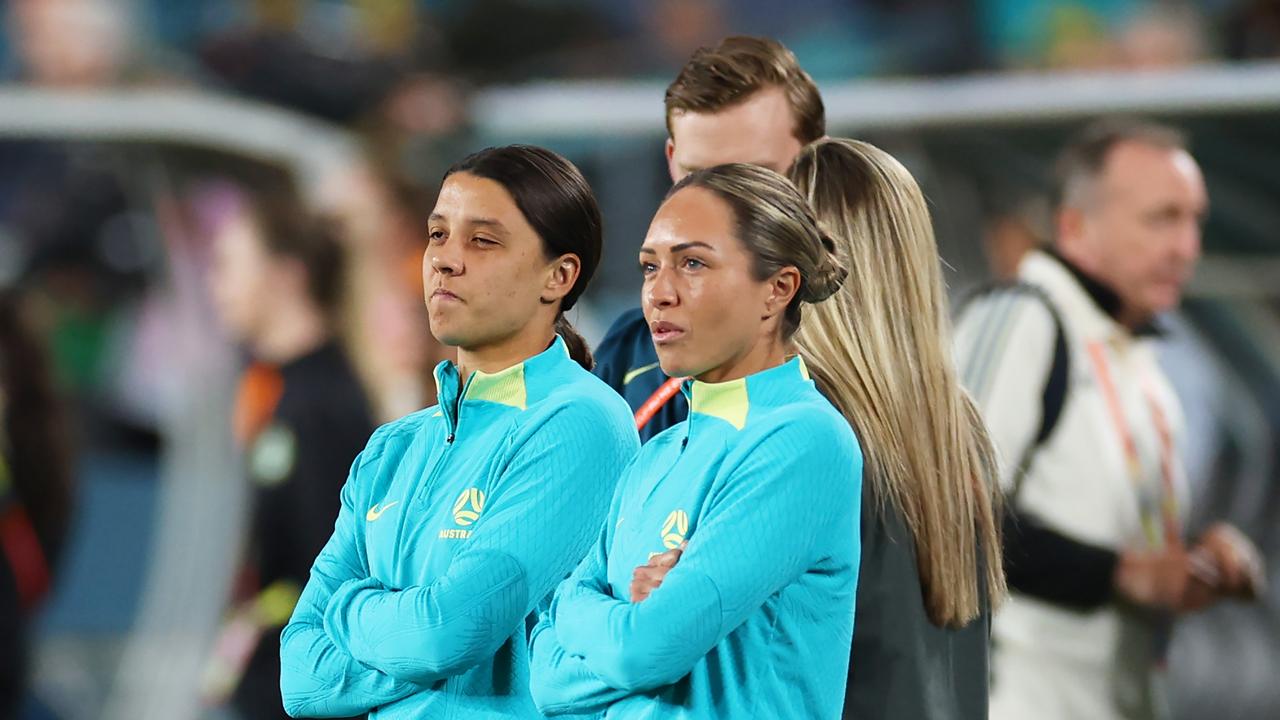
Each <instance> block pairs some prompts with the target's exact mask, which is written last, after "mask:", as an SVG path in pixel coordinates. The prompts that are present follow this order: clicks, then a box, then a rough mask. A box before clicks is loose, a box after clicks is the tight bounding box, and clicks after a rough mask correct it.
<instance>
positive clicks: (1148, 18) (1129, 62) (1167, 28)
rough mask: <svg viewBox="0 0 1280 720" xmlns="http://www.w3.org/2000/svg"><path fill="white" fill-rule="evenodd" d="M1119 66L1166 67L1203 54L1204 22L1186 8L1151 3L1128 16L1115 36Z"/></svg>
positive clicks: (1153, 68)
mask: <svg viewBox="0 0 1280 720" xmlns="http://www.w3.org/2000/svg"><path fill="white" fill-rule="evenodd" d="M1119 51H1120V58H1119V60H1120V66H1121V67H1124V68H1128V69H1132V70H1167V69H1170V68H1178V67H1183V66H1185V65H1190V64H1192V63H1195V62H1198V61H1200V60H1202V59H1203V58H1204V55H1205V38H1204V22H1203V21H1202V20H1201V19H1200V17H1199V16H1197V15H1196V14H1195V13H1194V12H1193V11H1192V10H1191V9H1190V8H1188V7H1185V6H1174V7H1170V6H1167V5H1153V6H1151V7H1149V8H1146V9H1144V10H1143V11H1142V12H1140V13H1138V14H1137V15H1136V16H1135V17H1134V18H1132V19H1131V20H1130V21H1129V22H1128V23H1127V24H1126V25H1125V26H1124V28H1123V29H1122V30H1121V33H1120V37H1119Z"/></svg>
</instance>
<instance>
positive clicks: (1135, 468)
mask: <svg viewBox="0 0 1280 720" xmlns="http://www.w3.org/2000/svg"><path fill="white" fill-rule="evenodd" d="M1088 349H1089V357H1090V359H1092V360H1093V366H1094V369H1095V370H1096V371H1097V375H1098V380H1099V381H1100V383H1101V384H1102V392H1103V395H1105V396H1106V399H1107V408H1108V409H1109V410H1110V411H1111V419H1112V421H1113V422H1114V423H1115V426H1116V432H1117V433H1118V434H1119V435H1120V443H1121V445H1122V446H1123V447H1124V454H1125V461H1126V466H1127V468H1128V470H1129V479H1130V481H1131V482H1132V483H1133V485H1134V487H1135V489H1136V490H1137V492H1138V504H1139V506H1140V507H1141V510H1140V512H1141V513H1142V529H1143V531H1144V532H1145V533H1146V536H1147V542H1148V543H1150V544H1151V546H1152V547H1161V546H1162V543H1161V530H1163V531H1164V532H1163V539H1164V544H1168V543H1171V542H1176V539H1177V538H1178V537H1179V536H1180V530H1179V523H1178V500H1177V495H1176V494H1175V492H1174V486H1173V473H1174V462H1173V434H1172V433H1171V432H1170V430H1169V423H1168V421H1167V420H1166V418H1165V414H1164V411H1163V410H1161V409H1160V404H1159V403H1157V402H1156V399H1155V393H1154V392H1153V391H1152V388H1151V384H1150V381H1149V380H1148V379H1147V378H1146V377H1144V378H1143V382H1142V394H1143V396H1144V397H1145V399H1146V401H1147V407H1148V408H1149V409H1150V412H1151V418H1152V420H1153V421H1154V423H1155V426H1156V434H1157V435H1158V436H1159V438H1160V490H1161V495H1162V497H1161V498H1160V500H1159V502H1157V503H1151V502H1146V501H1144V499H1145V498H1146V497H1147V494H1146V493H1144V492H1143V485H1144V482H1143V472H1142V460H1141V458H1140V457H1139V455H1138V444H1137V442H1135V441H1134V437H1133V432H1132V430H1131V429H1130V427H1129V423H1128V421H1127V420H1126V419H1125V414H1124V408H1123V406H1122V405H1121V404H1120V395H1119V394H1118V393H1117V392H1116V386H1115V383H1114V382H1113V381H1112V378H1111V364H1110V363H1109V362H1108V361H1107V349H1106V345H1105V344H1103V343H1102V342H1099V341H1094V342H1091V343H1089V346H1088ZM1153 505H1157V506H1158V509H1156V508H1154V507H1152V506H1153Z"/></svg>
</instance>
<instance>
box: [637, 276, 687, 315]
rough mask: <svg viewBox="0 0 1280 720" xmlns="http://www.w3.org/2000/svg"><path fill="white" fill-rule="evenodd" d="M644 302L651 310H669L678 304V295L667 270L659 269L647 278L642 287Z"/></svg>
mask: <svg viewBox="0 0 1280 720" xmlns="http://www.w3.org/2000/svg"><path fill="white" fill-rule="evenodd" d="M644 302H645V304H646V305H648V306H649V307H652V308H670V307H675V306H676V305H679V304H680V293H679V292H677V290H676V286H675V282H674V281H673V280H672V277H671V273H670V272H669V271H668V270H666V269H665V268H659V269H658V270H656V271H655V272H654V273H653V274H652V275H650V276H649V278H648V280H647V281H646V282H645V285H644Z"/></svg>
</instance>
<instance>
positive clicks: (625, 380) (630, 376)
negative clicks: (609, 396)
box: [622, 363, 658, 385]
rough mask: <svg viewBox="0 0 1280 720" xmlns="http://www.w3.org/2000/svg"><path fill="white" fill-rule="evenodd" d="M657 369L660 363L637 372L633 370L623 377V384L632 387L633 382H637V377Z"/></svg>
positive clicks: (639, 369)
mask: <svg viewBox="0 0 1280 720" xmlns="http://www.w3.org/2000/svg"><path fill="white" fill-rule="evenodd" d="M656 367H658V363H650V364H648V365H645V366H643V367H638V368H636V369H635V370H631V371H629V372H628V373H627V374H626V375H623V376H622V384H623V385H630V384H631V381H632V380H635V379H636V378H637V377H639V376H641V375H643V374H645V373H647V372H649V371H650V370H652V369H654V368H656Z"/></svg>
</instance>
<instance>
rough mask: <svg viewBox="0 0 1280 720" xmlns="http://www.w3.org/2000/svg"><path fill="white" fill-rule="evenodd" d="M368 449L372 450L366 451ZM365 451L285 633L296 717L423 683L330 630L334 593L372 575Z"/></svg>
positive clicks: (356, 707) (365, 704) (283, 662)
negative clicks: (359, 499)
mask: <svg viewBox="0 0 1280 720" xmlns="http://www.w3.org/2000/svg"><path fill="white" fill-rule="evenodd" d="M366 452H367V451H366ZM363 458H365V455H364V454H363V453H362V454H361V456H360V457H357V458H356V461H355V463H354V464H353V465H352V468H351V475H350V477H349V479H348V480H347V483H346V485H345V486H344V487H343V489H342V495H341V497H342V505H341V508H340V510H339V512H338V520H337V523H336V524H335V526H334V531H333V535H332V536H331V537H330V538H329V542H328V543H327V544H326V545H325V546H324V549H323V550H321V551H320V555H319V556H318V557H317V558H316V561H315V564H314V565H313V566H312V568H311V578H310V580H308V582H307V586H306V588H305V589H304V590H303V591H302V596H301V597H300V598H299V599H298V604H297V606H296V607H295V608H294V611H293V617H292V618H290V620H289V624H288V625H286V626H285V629H284V632H283V633H282V634H281V636H280V694H281V696H282V698H283V699H284V708H285V712H287V713H288V714H289V715H290V716H292V717H349V716H351V715H358V714H361V713H365V712H368V711H369V710H372V709H373V708H376V707H378V706H381V705H385V704H387V703H391V702H394V701H396V700H399V699H401V698H404V697H407V696H409V695H411V694H413V693H414V692H416V691H417V690H419V689H420V688H419V687H418V686H416V685H414V684H412V683H406V682H402V681H399V680H396V679H395V678H393V677H391V676H389V675H387V674H385V673H382V672H379V671H377V670H374V669H372V668H369V667H367V666H365V665H363V664H361V663H360V662H358V661H356V660H355V659H354V658H352V657H351V655H349V654H348V653H346V652H344V651H342V650H340V649H339V648H337V647H336V646H335V645H334V644H333V641H332V640H330V639H329V636H328V635H327V634H326V633H325V630H324V611H325V608H326V607H327V605H328V603H329V599H330V597H331V596H332V595H333V594H334V593H335V592H336V591H337V590H338V588H339V587H340V586H342V584H343V583H345V582H350V581H358V580H361V579H364V578H367V577H368V575H369V570H368V567H367V563H366V561H365V555H364V548H363V546H362V542H363V541H362V539H361V533H360V532H359V531H358V530H357V527H356V515H355V511H354V509H353V508H354V507H356V483H357V475H358V473H359V471H360V468H361V467H362V465H363V461H362V459H363Z"/></svg>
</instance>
